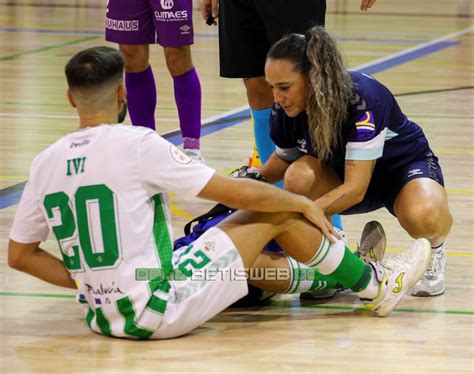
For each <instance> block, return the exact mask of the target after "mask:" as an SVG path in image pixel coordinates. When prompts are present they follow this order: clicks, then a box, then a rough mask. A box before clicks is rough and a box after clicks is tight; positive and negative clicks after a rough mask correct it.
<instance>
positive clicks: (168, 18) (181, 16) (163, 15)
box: [155, 10, 188, 22]
mask: <svg viewBox="0 0 474 374" xmlns="http://www.w3.org/2000/svg"><path fill="white" fill-rule="evenodd" d="M155 18H156V20H157V21H160V22H172V21H185V20H187V19H188V11H187V10H177V11H176V12H172V11H161V12H159V11H156V12H155Z"/></svg>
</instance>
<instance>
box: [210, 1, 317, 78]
mask: <svg viewBox="0 0 474 374" xmlns="http://www.w3.org/2000/svg"><path fill="white" fill-rule="evenodd" d="M325 14H326V0H220V1H219V19H218V23H219V58H220V75H221V77H227V78H251V77H262V76H264V75H265V73H264V66H265V57H266V55H267V52H268V50H269V49H270V47H271V45H272V44H273V43H275V42H276V41H278V40H279V39H280V38H281V37H282V36H284V35H286V34H288V33H299V34H304V33H305V31H306V30H308V29H309V28H311V27H313V26H317V25H322V26H324V18H325Z"/></svg>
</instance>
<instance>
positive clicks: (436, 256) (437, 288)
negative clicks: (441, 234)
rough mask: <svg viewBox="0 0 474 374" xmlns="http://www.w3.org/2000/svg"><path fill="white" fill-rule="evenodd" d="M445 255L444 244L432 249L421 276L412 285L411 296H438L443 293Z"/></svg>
mask: <svg viewBox="0 0 474 374" xmlns="http://www.w3.org/2000/svg"><path fill="white" fill-rule="evenodd" d="M445 271H446V255H445V252H444V245H443V246H442V247H440V248H438V249H436V252H435V251H432V254H431V262H430V264H429V265H428V269H427V270H426V272H425V274H423V277H422V278H421V279H420V280H419V281H418V282H417V283H416V284H415V285H414V286H413V290H412V295H413V296H421V297H426V296H439V295H442V294H443V293H444V272H445Z"/></svg>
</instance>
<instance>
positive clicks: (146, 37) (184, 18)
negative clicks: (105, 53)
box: [105, 0, 194, 47]
mask: <svg viewBox="0 0 474 374" xmlns="http://www.w3.org/2000/svg"><path fill="white" fill-rule="evenodd" d="M192 3H193V2H192V0H109V1H108V5H107V15H106V18H105V40H107V41H109V42H115V43H118V44H155V43H158V44H160V45H161V46H163V47H181V46H184V45H190V44H193V41H194V31H193V16H192V5H193V4H192Z"/></svg>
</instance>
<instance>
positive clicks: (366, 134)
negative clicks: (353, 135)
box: [355, 111, 375, 140]
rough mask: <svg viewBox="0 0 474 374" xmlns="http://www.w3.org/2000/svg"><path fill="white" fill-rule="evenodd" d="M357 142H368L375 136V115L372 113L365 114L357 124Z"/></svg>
mask: <svg viewBox="0 0 474 374" xmlns="http://www.w3.org/2000/svg"><path fill="white" fill-rule="evenodd" d="M355 126H356V130H357V140H368V139H371V138H372V137H373V136H374V135H375V123H374V115H373V114H372V112H371V111H368V112H365V113H364V114H363V115H362V116H361V117H360V118H359V119H358V120H357V122H356V124H355Z"/></svg>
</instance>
